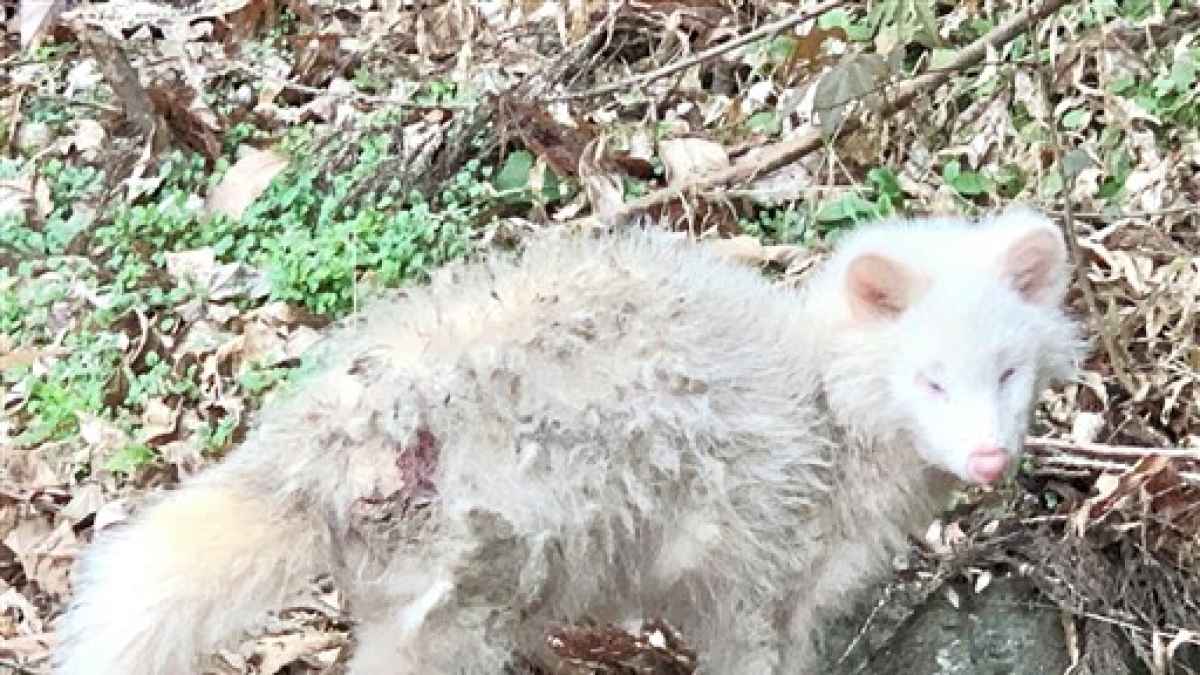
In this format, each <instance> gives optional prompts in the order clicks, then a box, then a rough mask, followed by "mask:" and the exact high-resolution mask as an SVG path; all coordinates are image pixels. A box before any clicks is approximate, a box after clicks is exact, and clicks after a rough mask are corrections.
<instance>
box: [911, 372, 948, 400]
mask: <svg viewBox="0 0 1200 675" xmlns="http://www.w3.org/2000/svg"><path fill="white" fill-rule="evenodd" d="M917 380H919V381H920V382H921V384H923V385H925V388H926V389H928V390H929V391H931V392H933V393H934V394H938V395H939V396H940V395H942V394H945V393H946V390H945V389H944V388H943V387H942V385H940V384H938V383H937V382H934V381H933V380H931V379H929V378H928V377H925V376H924V375H918V376H917Z"/></svg>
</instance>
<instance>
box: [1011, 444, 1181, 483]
mask: <svg viewBox="0 0 1200 675" xmlns="http://www.w3.org/2000/svg"><path fill="white" fill-rule="evenodd" d="M1025 447H1026V448H1027V449H1028V450H1029V453H1030V454H1031V455H1034V456H1035V457H1038V458H1039V459H1040V460H1042V461H1043V462H1044V463H1045V464H1047V465H1049V466H1048V468H1049V469H1051V470H1054V469H1062V470H1064V471H1067V472H1078V471H1081V470H1082V471H1088V472H1105V471H1108V472H1113V471H1116V472H1122V471H1126V470H1128V469H1129V468H1130V467H1132V466H1133V465H1134V464H1135V463H1136V462H1137V460H1139V459H1142V458H1144V457H1166V458H1169V459H1181V460H1190V461H1194V462H1200V448H1137V447H1132V446H1119V445H1104V444H1102V443H1076V442H1073V441H1065V440H1059V439H1055V438H1027V439H1026V440H1025ZM1179 475H1180V476H1182V477H1183V478H1184V479H1185V480H1187V481H1188V482H1190V483H1194V484H1197V485H1200V473H1197V472H1193V471H1181V472H1180V474H1179Z"/></svg>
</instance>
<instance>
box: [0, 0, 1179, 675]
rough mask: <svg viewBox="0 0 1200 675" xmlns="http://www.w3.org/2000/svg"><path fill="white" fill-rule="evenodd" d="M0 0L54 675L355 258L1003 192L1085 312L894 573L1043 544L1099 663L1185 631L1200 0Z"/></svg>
mask: <svg viewBox="0 0 1200 675" xmlns="http://www.w3.org/2000/svg"><path fill="white" fill-rule="evenodd" d="M0 9H2V11H3V14H0V20H3V21H4V22H5V25H6V27H7V31H6V33H5V36H4V38H3V42H0V111H3V112H2V114H0V383H2V384H3V389H2V391H3V416H2V417H0V672H4V671H6V670H7V671H12V672H22V673H47V672H49V666H48V654H49V650H50V648H51V646H52V645H53V642H54V635H55V622H56V620H57V618H58V616H59V615H60V614H61V612H62V610H63V608H64V606H65V604H66V603H67V602H68V601H69V599H70V594H71V569H72V565H73V563H74V561H75V558H76V556H77V554H78V553H79V551H80V550H81V548H82V547H84V546H86V545H87V543H88V542H89V541H90V540H91V539H92V537H93V536H94V535H95V533H96V531H97V530H100V529H103V528H105V527H110V526H112V525H114V524H116V523H119V522H120V521H122V520H124V519H126V518H127V517H128V516H129V515H130V514H131V513H132V512H134V511H135V510H136V508H137V505H138V503H139V500H140V499H141V498H142V497H143V496H144V495H146V494H148V493H149V492H152V491H155V490H160V489H163V488H165V487H169V486H170V485H172V484H174V483H176V482H178V481H179V480H180V479H182V478H186V477H187V476H189V475H192V474H194V473H195V472H197V471H198V470H200V469H202V468H203V467H204V466H206V465H208V464H210V463H212V462H214V461H216V460H218V459H219V458H220V457H221V456H223V455H224V454H225V453H226V452H227V451H229V450H231V449H233V448H234V447H235V446H236V445H237V443H238V441H239V440H240V439H241V438H242V436H243V435H244V433H245V429H246V428H247V425H248V424H251V423H252V422H253V419H254V414H255V411H256V410H257V409H258V408H259V407H260V406H261V404H262V402H263V401H264V400H265V399H266V398H268V397H270V396H272V395H273V394H275V393H277V392H278V391H280V390H282V389H283V388H286V387H287V386H289V383H290V382H291V381H292V380H293V378H294V376H295V374H296V373H297V372H300V371H301V370H302V369H303V364H304V359H303V357H304V354H305V350H306V349H307V348H308V347H309V346H311V345H312V344H313V343H314V342H315V341H316V340H317V339H319V337H320V335H321V331H322V330H323V329H324V327H326V326H327V325H329V324H330V323H331V322H334V321H337V320H338V319H340V318H342V317H344V316H346V315H347V314H348V313H349V312H352V311H353V309H354V308H355V307H356V305H357V304H358V302H359V299H360V297H362V296H363V294H365V293H369V292H372V291H373V290H374V289H377V288H391V287H398V286H403V285H405V284H414V283H423V282H424V281H425V280H427V279H428V278H429V275H430V274H431V273H434V272H435V271H436V269H437V268H438V267H439V266H440V265H442V264H443V263H445V262H448V261H451V260H456V259H459V258H463V257H473V256H482V255H487V254H488V252H489V251H490V250H492V249H494V248H496V247H501V248H511V247H513V246H515V245H518V244H519V243H520V241H521V239H522V237H523V236H526V235H527V234H528V233H530V232H535V231H538V230H543V229H545V228H552V227H565V228H579V229H585V228H590V227H595V226H598V225H604V224H611V223H614V222H620V221H622V219H624V218H626V217H628V216H631V215H637V214H647V215H649V216H651V217H652V218H654V219H655V220H656V221H657V222H659V223H660V224H661V226H663V227H671V228H674V229H676V230H680V231H687V232H689V233H691V234H692V235H694V236H697V237H702V238H707V239H711V240H713V244H712V245H714V246H719V247H721V250H722V251H724V252H725V253H727V254H728V255H730V256H733V257H736V258H737V259H739V260H742V261H744V262H746V264H751V265H758V266H761V267H762V269H763V271H764V274H769V275H771V276H772V277H773V278H775V279H778V282H779V283H781V284H795V283H799V282H800V281H802V279H803V278H804V275H805V273H806V272H807V271H808V270H809V269H811V266H812V264H813V263H814V262H815V261H817V260H819V259H820V257H821V255H822V254H823V252H824V251H825V250H826V244H827V243H828V242H830V241H831V240H833V239H835V238H836V237H837V236H839V235H840V234H841V233H843V232H845V231H847V230H849V229H851V228H853V227H854V226H855V225H856V224H858V223H861V222H865V221H870V220H874V219H876V218H880V217H886V216H889V215H910V214H928V213H940V214H945V213H959V214H965V215H968V216H973V215H977V214H981V213H986V212H990V211H994V210H996V209H998V208H1001V207H1003V206H1004V205H1007V204H1009V203H1013V202H1022V203H1025V204H1029V205H1032V206H1035V207H1037V208H1040V209H1043V210H1044V211H1046V212H1047V213H1048V214H1050V215H1052V216H1053V217H1054V218H1055V220H1056V221H1057V222H1059V223H1061V224H1062V226H1063V228H1064V231H1065V232H1067V233H1068V239H1069V241H1070V243H1071V249H1072V256H1073V259H1074V261H1075V262H1076V263H1077V267H1078V270H1077V276H1076V279H1075V283H1074V286H1073V290H1072V293H1071V303H1072V307H1071V310H1072V312H1073V313H1074V314H1075V315H1077V316H1079V317H1080V318H1081V319H1083V320H1084V321H1085V322H1086V323H1087V325H1088V329H1089V332H1090V335H1092V336H1093V338H1094V347H1095V348H1094V350H1093V353H1092V354H1091V355H1090V356H1089V358H1088V360H1087V362H1086V363H1085V364H1084V366H1085V369H1084V372H1083V374H1082V376H1081V378H1080V379H1079V381H1078V382H1075V383H1072V384H1070V385H1067V386H1063V387H1059V388H1057V389H1055V390H1053V391H1051V392H1048V393H1047V394H1046V396H1045V397H1044V398H1043V400H1042V401H1041V403H1040V405H1039V410H1038V422H1037V425H1036V428H1035V429H1034V430H1033V432H1032V435H1031V438H1030V440H1029V449H1030V451H1031V452H1030V458H1029V461H1028V462H1026V464H1025V466H1023V468H1022V472H1021V474H1020V475H1019V476H1018V478H1017V480H1015V481H1014V482H1013V483H1012V484H1010V485H1006V486H1005V487H1004V488H1002V489H1000V490H998V491H994V492H982V493H981V492H978V491H976V492H968V493H964V495H963V500H962V502H961V505H960V506H959V507H957V508H956V509H955V510H954V511H952V512H950V513H948V514H947V515H946V517H945V518H944V519H943V520H940V521H938V522H936V523H932V524H931V526H930V529H929V532H928V533H927V536H926V537H925V539H924V540H923V541H914V547H913V554H912V559H913V560H912V561H911V563H910V564H911V565H913V566H912V567H910V568H909V570H908V573H909V574H910V575H911V574H916V575H917V576H919V577H921V578H923V579H925V580H927V581H928V582H929V584H928V589H929V590H928V592H930V593H933V592H939V591H938V584H939V583H940V582H942V581H944V580H945V579H948V578H950V577H956V578H960V579H962V578H966V579H968V580H969V581H970V586H971V587H972V588H973V589H975V590H976V591H979V590H982V589H983V588H985V587H986V586H987V585H988V584H989V583H990V581H991V580H992V579H993V578H995V577H996V576H997V575H1010V574H1020V575H1023V576H1026V577H1028V578H1030V579H1032V580H1033V581H1034V583H1035V584H1036V586H1037V588H1038V589H1039V591H1040V592H1041V593H1042V594H1043V596H1044V600H1045V602H1046V603H1047V604H1049V605H1051V606H1053V607H1055V608H1057V609H1058V610H1059V611H1061V612H1062V613H1063V617H1064V626H1066V629H1065V630H1066V634H1067V641H1066V644H1067V645H1068V649H1069V651H1070V654H1069V656H1070V659H1071V661H1072V662H1074V663H1076V664H1077V670H1076V672H1096V673H1100V672H1113V671H1111V670H1108V671H1106V670H1104V669H1103V663H1104V661H1103V660H1102V657H1101V656H1099V655H1103V654H1108V653H1112V650H1113V649H1118V650H1119V649H1125V650H1126V651H1129V652H1131V653H1132V654H1134V655H1135V656H1136V658H1137V659H1139V660H1140V661H1141V662H1142V663H1143V664H1144V665H1145V668H1146V669H1147V671H1148V672H1154V673H1167V672H1173V671H1172V668H1173V667H1174V666H1173V665H1172V663H1173V657H1175V656H1177V655H1178V654H1180V653H1182V652H1180V651H1178V650H1179V649H1180V648H1181V647H1182V646H1185V645H1191V647H1190V648H1193V649H1194V648H1195V645H1197V644H1200V618H1198V617H1200V578H1198V577H1200V573H1198V571H1197V570H1200V560H1198V554H1200V420H1198V414H1200V390H1198V388H1197V379H1198V373H1200V345H1198V344H1197V335H1198V334H1197V330H1198V326H1197V309H1198V307H1200V207H1198V206H1197V205H1198V204H1200V9H1198V8H1197V7H1196V5H1195V4H1194V3H1192V2H1190V0H1075V1H1065V0H962V1H957V2H945V1H942V0H869V1H866V0H833V1H829V2H819V3H818V2H813V1H811V0H804V1H800V2H795V1H793V2H782V1H779V0H608V1H604V0H578V1H577V2H570V3H558V2H552V1H550V0H545V1H543V0H520V1H518V0H478V1H471V0H442V1H441V2H434V3H421V2H417V3H406V2H400V1H398V0H361V1H358V2H336V1H334V0H177V1H175V2H161V3H152V2H123V3H116V2H109V3H105V2H94V3H82V2H69V3H64V2H47V1H38V2H31V1H29V0H24V1H23V2H20V3H18V2H15V0H3V1H2V2H0ZM351 622H352V620H351V618H350V617H348V616H346V615H345V613H344V612H343V610H342V608H340V606H339V602H338V597H337V593H336V591H335V590H331V589H326V588H322V589H318V590H316V591H314V592H312V593H309V594H308V595H306V596H305V598H304V599H302V600H298V601H297V602H296V603H295V604H294V605H293V606H291V607H289V608H287V609H286V610H285V611H282V612H281V613H279V614H278V615H277V616H274V617H273V618H272V620H271V623H269V624H268V625H267V626H266V627H265V628H264V629H263V631H262V632H261V634H260V635H258V636H255V637H254V638H253V639H248V640H247V641H246V642H245V643H244V644H242V645H241V646H240V647H239V648H231V649H229V650H227V651H225V652H223V653H222V655H221V656H220V658H219V659H217V662H216V663H215V664H214V666H213V667H214V669H215V670H214V672H226V673H262V674H271V673H280V672H291V673H316V672H328V671H329V669H331V668H333V667H335V666H334V664H335V662H337V661H338V660H339V656H340V655H341V654H342V652H343V651H344V647H345V645H346V644H347V640H348V639H349V638H348V637H347V635H348V627H349V625H350V624H351ZM684 637H685V638H686V636H684ZM609 665H610V666H611V667H612V670H610V671H608V672H623V671H621V670H620V669H619V666H616V665H612V664H609ZM627 672H633V671H627Z"/></svg>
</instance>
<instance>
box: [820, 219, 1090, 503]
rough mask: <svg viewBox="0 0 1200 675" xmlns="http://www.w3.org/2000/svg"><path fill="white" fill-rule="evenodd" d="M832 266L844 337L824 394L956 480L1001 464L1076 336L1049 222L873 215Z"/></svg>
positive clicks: (983, 479)
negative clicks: (877, 219)
mask: <svg viewBox="0 0 1200 675" xmlns="http://www.w3.org/2000/svg"><path fill="white" fill-rule="evenodd" d="M832 265H833V268H834V270H835V274H834V275H832V277H831V279H832V280H833V283H834V284H835V287H837V288H838V290H837V291H836V292H834V293H832V294H831V295H833V296H835V297H838V298H840V299H841V300H842V302H841V303H840V306H839V307H836V308H834V311H835V312H837V313H839V314H840V322H839V323H840V327H841V329H842V330H841V331H838V332H840V333H842V334H843V335H845V336H846V337H847V338H848V339H847V340H846V344H845V345H844V346H843V347H842V348H840V353H841V354H842V355H843V356H842V359H841V361H842V363H843V366H842V367H841V368H838V367H835V368H833V372H832V373H831V374H830V375H828V376H827V389H831V390H832V391H831V402H833V403H834V405H839V404H840V406H841V408H842V414H843V416H845V415H846V414H847V412H848V411H852V412H851V414H852V415H854V416H855V417H857V420H858V421H855V420H853V419H852V420H851V424H852V425H853V424H865V425H866V426H867V427H870V426H871V424H872V423H874V425H875V427H874V428H868V429H866V430H865V431H866V433H868V434H874V435H877V436H878V435H886V434H887V433H892V434H895V433H896V432H899V433H901V434H902V435H903V437H904V438H906V439H907V440H908V441H909V442H911V444H912V446H913V449H914V450H915V451H916V452H917V454H918V455H920V456H921V458H923V459H924V460H925V461H926V462H928V463H930V464H933V465H934V466H937V467H939V468H941V469H943V470H945V471H947V472H949V473H952V474H954V475H955V476H957V477H958V478H960V479H962V480H965V481H969V482H974V483H991V482H993V481H995V480H997V479H998V478H1000V477H1001V476H1003V475H1004V474H1005V472H1006V471H1007V470H1008V469H1009V467H1010V466H1012V465H1013V464H1014V459H1015V458H1016V457H1017V456H1018V455H1019V453H1020V451H1021V447H1022V440H1023V438H1024V435H1025V433H1026V431H1027V427H1028V424H1029V418H1030V415H1031V413H1032V409H1033V405H1034V403H1035V402H1036V399H1037V396H1038V394H1039V393H1040V391H1041V390H1042V389H1043V388H1045V386H1046V385H1047V384H1049V382H1050V381H1052V380H1056V379H1061V378H1064V377H1067V376H1069V375H1070V374H1071V373H1072V372H1073V368H1074V365H1075V363H1076V360H1077V359H1078V356H1079V349H1080V347H1081V343H1080V341H1079V339H1078V336H1077V333H1076V327H1075V324H1074V323H1073V322H1071V321H1070V320H1069V319H1068V318H1067V317H1066V316H1065V314H1064V313H1063V312H1062V309H1061V307H1060V305H1061V303H1062V300H1063V296H1064V295H1065V291H1066V288H1067V285H1068V281H1069V266H1068V260H1067V250H1066V246H1065V244H1064V241H1063V238H1062V235H1061V233H1060V232H1059V230H1058V228H1057V227H1055V226H1054V224H1053V223H1052V222H1051V221H1049V220H1048V219H1046V218H1045V217H1044V216H1042V215H1040V214H1038V213H1036V212H1033V211H1029V210H1025V209H1018V210H1011V211H1009V212H1006V213H1004V214H1002V215H1000V216H998V217H996V218H993V219H991V220H987V221H984V222H981V223H979V224H969V223H967V222H965V221H957V220H950V219H942V220H939V219H930V220H923V221H900V222H892V223H885V224H882V225H879V226H876V227H868V228H864V230H863V231H862V232H860V233H857V234H855V235H852V236H851V237H849V238H848V239H847V240H846V241H845V242H844V243H843V245H842V246H841V247H839V251H838V252H837V253H836V254H835V256H834V260H833V261H832ZM856 351H857V353H854V352H856ZM839 380H840V382H839ZM864 385H865V386H864ZM866 387H870V388H871V389H872V393H871V394H867V395H862V392H863V391H864V389H865V388H866ZM856 390H857V394H859V397H858V398H857V399H852V397H854V396H855V394H856ZM864 404H865V405H867V406H870V407H863V405H864Z"/></svg>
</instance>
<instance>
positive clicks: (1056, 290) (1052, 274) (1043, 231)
mask: <svg viewBox="0 0 1200 675" xmlns="http://www.w3.org/2000/svg"><path fill="white" fill-rule="evenodd" d="M1037 221H1038V222H1037V226H1036V227H1033V228H1030V229H1029V231H1028V232H1026V233H1025V234H1023V235H1021V236H1020V237H1019V238H1018V239H1017V240H1016V241H1014V242H1013V243H1011V244H1010V245H1009V247H1008V250H1007V251H1005V252H1004V257H1003V258H1002V261H1001V270H1002V274H1003V275H1004V277H1005V279H1006V280H1008V282H1009V283H1010V284H1012V286H1013V288H1014V289H1016V291H1017V293H1020V294H1021V297H1022V298H1024V299H1025V300H1027V301H1029V302H1033V303H1037V304H1043V305H1052V304H1057V303H1058V302H1060V301H1061V300H1062V296H1063V294H1064V293H1065V291H1066V286H1067V247H1066V244H1065V243H1064V241H1063V237H1062V234H1061V233H1060V232H1059V231H1058V228H1057V227H1055V226H1054V224H1053V223H1052V222H1050V221H1049V220H1047V219H1045V218H1044V217H1038V218H1037Z"/></svg>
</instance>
